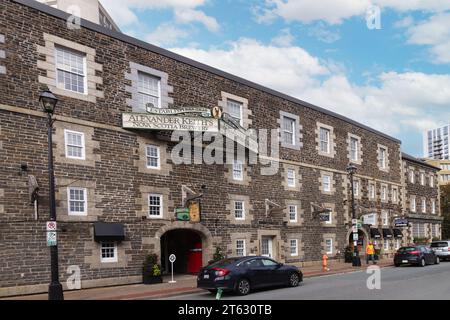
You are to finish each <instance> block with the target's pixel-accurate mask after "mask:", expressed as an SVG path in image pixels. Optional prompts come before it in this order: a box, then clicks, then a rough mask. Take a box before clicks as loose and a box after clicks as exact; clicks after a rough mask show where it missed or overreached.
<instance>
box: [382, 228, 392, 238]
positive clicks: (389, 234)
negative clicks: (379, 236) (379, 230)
mask: <svg viewBox="0 0 450 320" xmlns="http://www.w3.org/2000/svg"><path fill="white" fill-rule="evenodd" d="M393 237H394V235H393V234H392V231H391V229H383V238H384V239H392V238H393Z"/></svg>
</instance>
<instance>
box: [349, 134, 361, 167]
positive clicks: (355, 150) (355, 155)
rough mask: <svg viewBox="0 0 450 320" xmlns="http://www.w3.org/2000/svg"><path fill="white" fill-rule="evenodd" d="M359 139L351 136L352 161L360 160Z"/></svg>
mask: <svg viewBox="0 0 450 320" xmlns="http://www.w3.org/2000/svg"><path fill="white" fill-rule="evenodd" d="M358 149H359V140H358V139H356V138H354V137H351V138H350V159H351V161H358V160H359V154H358V151H359V150H358Z"/></svg>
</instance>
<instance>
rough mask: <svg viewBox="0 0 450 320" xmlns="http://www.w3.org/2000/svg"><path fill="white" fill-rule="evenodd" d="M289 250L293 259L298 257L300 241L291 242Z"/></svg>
mask: <svg viewBox="0 0 450 320" xmlns="http://www.w3.org/2000/svg"><path fill="white" fill-rule="evenodd" d="M289 249H290V253H291V257H296V256H298V240H297V239H290V240H289Z"/></svg>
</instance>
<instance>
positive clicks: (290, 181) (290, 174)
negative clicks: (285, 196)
mask: <svg viewBox="0 0 450 320" xmlns="http://www.w3.org/2000/svg"><path fill="white" fill-rule="evenodd" d="M286 174H287V185H288V187H290V188H295V184H296V183H295V170H294V169H287V172H286Z"/></svg>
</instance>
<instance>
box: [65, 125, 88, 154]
mask: <svg viewBox="0 0 450 320" xmlns="http://www.w3.org/2000/svg"><path fill="white" fill-rule="evenodd" d="M64 141H65V146H66V158H71V159H79V160H84V159H85V157H86V151H85V146H84V133H83V132H77V131H71V130H64Z"/></svg>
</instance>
